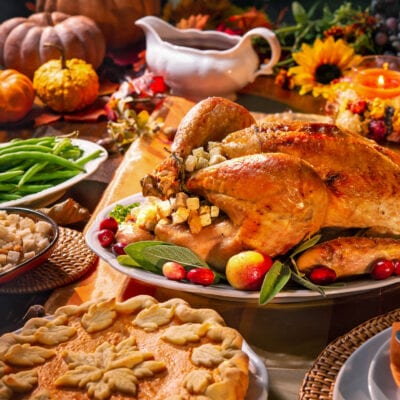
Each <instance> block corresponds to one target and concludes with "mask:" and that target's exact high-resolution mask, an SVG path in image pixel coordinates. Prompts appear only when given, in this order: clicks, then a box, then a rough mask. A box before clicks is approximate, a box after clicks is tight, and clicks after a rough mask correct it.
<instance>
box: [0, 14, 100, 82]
mask: <svg viewBox="0 0 400 400" xmlns="http://www.w3.org/2000/svg"><path fill="white" fill-rule="evenodd" d="M47 43H50V44H52V45H53V46H58V47H62V49H63V52H64V53H65V56H66V57H67V58H79V59H81V60H84V61H86V62H88V63H89V64H91V65H92V66H93V67H94V68H95V69H97V68H98V67H99V66H100V65H101V63H102V62H103V59H104V56H105V51H106V45H105V39H104V36H103V34H102V32H101V30H100V29H99V27H98V26H97V25H96V23H95V22H94V21H93V20H91V19H90V18H88V17H84V16H78V15H77V16H70V15H67V14H64V13H60V12H54V13H34V14H32V15H30V16H29V17H28V18H23V17H15V18H11V19H9V20H6V21H4V22H3V23H2V24H1V25H0V65H2V66H3V67H4V68H12V69H16V70H17V71H19V72H22V73H24V74H25V75H27V76H28V77H29V78H31V79H32V78H33V73H34V72H35V71H36V69H37V68H39V67H40V66H41V65H42V64H44V63H45V62H47V61H49V60H51V59H58V58H59V56H60V53H59V51H57V49H55V48H54V47H46V46H45V44H47Z"/></svg>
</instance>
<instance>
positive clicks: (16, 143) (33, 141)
mask: <svg viewBox="0 0 400 400" xmlns="http://www.w3.org/2000/svg"><path fill="white" fill-rule="evenodd" d="M55 141H56V137H55V136H44V137H41V138H30V139H19V138H16V139H12V140H10V142H9V143H8V144H7V145H5V146H4V147H8V146H14V147H15V146H20V145H25V144H41V145H43V144H46V143H48V144H52V143H54V142H55Z"/></svg>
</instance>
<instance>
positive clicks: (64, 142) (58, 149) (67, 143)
mask: <svg viewBox="0 0 400 400" xmlns="http://www.w3.org/2000/svg"><path fill="white" fill-rule="evenodd" d="M71 146H72V142H71V139H69V138H63V139H61V140H59V141H58V142H56V144H55V145H54V146H53V154H57V155H59V154H61V153H62V152H63V151H64V150H65V149H68V148H70V147H71Z"/></svg>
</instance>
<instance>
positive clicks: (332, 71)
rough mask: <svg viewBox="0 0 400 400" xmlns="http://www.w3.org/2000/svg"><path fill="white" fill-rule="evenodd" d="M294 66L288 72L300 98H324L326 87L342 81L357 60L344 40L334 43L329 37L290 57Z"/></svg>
mask: <svg viewBox="0 0 400 400" xmlns="http://www.w3.org/2000/svg"><path fill="white" fill-rule="evenodd" d="M293 59H294V60H295V61H296V63H297V66H295V67H291V68H289V71H288V73H289V75H290V76H292V77H293V80H294V83H295V85H296V86H299V87H300V91H299V93H300V94H301V95H303V94H306V93H309V92H312V93H313V95H314V96H319V95H321V94H324V90H325V89H326V87H327V86H328V85H329V84H330V83H331V82H333V81H335V80H337V79H339V78H341V77H343V75H344V73H345V71H346V70H348V69H349V68H351V67H352V66H353V65H355V64H357V63H358V62H360V61H361V56H359V55H356V54H355V53H354V50H353V48H352V47H351V46H350V45H348V44H347V43H346V42H345V41H344V40H342V39H339V40H337V41H335V39H334V38H333V37H332V36H329V37H328V38H326V39H325V40H321V39H316V40H315V42H314V44H313V46H309V45H308V44H305V43H304V44H303V45H302V46H301V50H300V51H299V52H297V53H293Z"/></svg>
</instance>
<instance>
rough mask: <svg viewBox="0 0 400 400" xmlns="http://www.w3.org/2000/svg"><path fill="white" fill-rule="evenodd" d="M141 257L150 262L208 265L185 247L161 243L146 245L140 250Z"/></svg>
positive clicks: (190, 265)
mask: <svg viewBox="0 0 400 400" xmlns="http://www.w3.org/2000/svg"><path fill="white" fill-rule="evenodd" d="M142 255H143V257H144V258H145V259H146V260H147V261H149V262H151V263H152V264H156V265H157V264H159V263H160V262H161V263H162V264H163V263H164V262H166V261H175V262H177V263H179V264H182V265H183V266H186V267H192V268H195V267H206V268H208V265H207V264H206V263H205V262H204V261H203V260H202V259H201V258H199V257H198V256H197V254H195V253H194V252H193V251H192V250H190V249H188V248H187V247H183V246H177V245H169V246H165V245H163V244H159V245H155V246H151V247H146V248H144V249H143V251H142Z"/></svg>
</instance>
